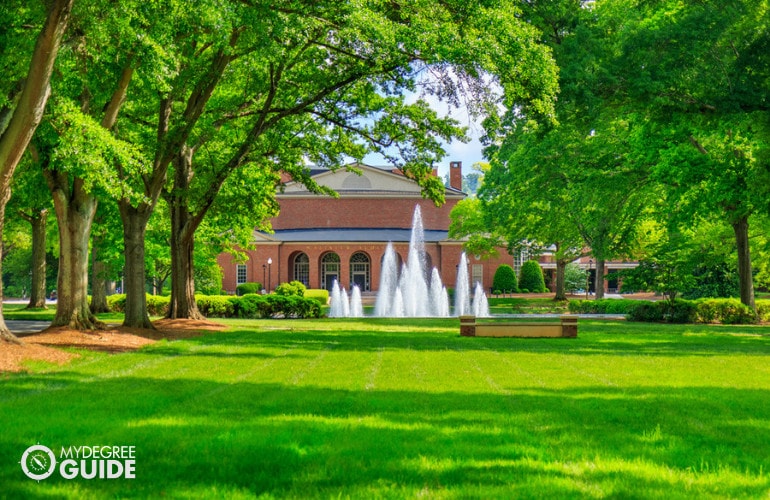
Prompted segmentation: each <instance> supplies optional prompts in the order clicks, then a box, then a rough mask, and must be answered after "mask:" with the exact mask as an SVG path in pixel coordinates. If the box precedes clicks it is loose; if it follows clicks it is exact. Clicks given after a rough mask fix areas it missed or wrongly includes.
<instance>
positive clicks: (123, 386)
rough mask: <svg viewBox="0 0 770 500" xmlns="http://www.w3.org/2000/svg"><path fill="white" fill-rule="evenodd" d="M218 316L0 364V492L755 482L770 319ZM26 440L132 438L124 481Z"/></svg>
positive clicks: (563, 490) (223, 493)
mask: <svg viewBox="0 0 770 500" xmlns="http://www.w3.org/2000/svg"><path fill="white" fill-rule="evenodd" d="M226 322H227V323H228V324H230V325H232V327H233V329H232V331H230V332H227V333H218V334H213V335H208V336H205V337H200V338H197V339H192V340H188V341H180V342H173V343H168V342H162V343H158V344H155V345H154V346H151V347H149V348H145V349H143V350H141V351H139V352H135V353H130V354H119V355H107V354H100V353H85V354H84V356H83V357H82V358H80V359H78V360H76V361H74V362H73V363H71V364H70V365H67V366H64V367H40V365H36V367H35V368H36V370H34V371H33V372H32V373H30V374H24V375H8V374H5V375H2V374H0V411H1V412H2V415H3V432H2V433H1V434H0V457H2V462H1V463H0V497H4V496H7V497H9V498H16V497H25V498H35V497H45V498H107V497H110V498H114V497H141V498H160V497H165V498H253V497H254V496H257V497H264V498H272V497H275V498H286V497H289V498H308V497H310V498H313V497H316V498H330V497H334V498H337V497H342V498H347V497H352V498H378V497H387V498H415V497H421V498H522V497H524V498H526V497H538V498H564V497H574V498H586V497H588V498H601V497H620V498H628V497H633V498H649V497H652V498H709V497H713V498H725V497H732V498H735V497H763V498H766V497H767V495H768V494H769V493H770V476H768V470H770V336H768V334H770V328H767V327H716V326H661V325H645V324H635V323H625V322H587V321H581V322H580V332H579V337H578V338H577V339H481V338H464V337H460V336H459V335H458V330H459V328H458V323H457V320H456V319H455V320H408V319H405V320H384V319H367V320H358V321H356V320H347V321H345V320H319V321H280V320H272V321H270V320H265V321H236V320H231V321H226ZM38 442H39V443H41V444H45V445H47V446H49V447H50V448H52V449H54V450H55V451H57V450H58V449H60V448H61V447H62V446H70V445H75V446H77V445H131V446H135V447H136V479H118V480H107V479H92V480H85V479H74V480H66V479H63V478H61V477H60V476H59V475H58V472H57V473H55V474H54V475H53V476H52V477H50V478H48V479H45V480H43V481H41V482H39V483H38V482H35V481H33V480H31V479H28V478H27V477H26V476H24V475H23V473H22V471H21V468H20V466H19V464H18V462H19V460H20V458H21V454H22V452H23V451H24V450H25V449H26V448H27V447H29V446H30V445H33V444H36V443H38Z"/></svg>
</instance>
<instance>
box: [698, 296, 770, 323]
mask: <svg viewBox="0 0 770 500" xmlns="http://www.w3.org/2000/svg"><path fill="white" fill-rule="evenodd" d="M695 303H696V311H695V320H696V321H698V322H700V323H722V324H725V325H738V324H751V323H756V322H757V320H759V319H762V317H763V316H764V315H766V314H767V309H766V305H764V304H763V307H762V308H761V309H760V307H757V313H756V314H755V313H754V312H753V311H752V310H751V309H749V307H748V306H746V305H744V304H742V303H741V301H740V300H738V299H700V300H698V301H697V302H695Z"/></svg>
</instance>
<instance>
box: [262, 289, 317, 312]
mask: <svg viewBox="0 0 770 500" xmlns="http://www.w3.org/2000/svg"><path fill="white" fill-rule="evenodd" d="M265 299H266V300H265V302H264V303H263V304H262V305H261V312H262V314H263V317H284V318H320V317H321V304H319V303H318V301H317V300H316V299H310V298H305V297H300V296H298V295H276V294H271V295H268V296H267V297H266V298H265Z"/></svg>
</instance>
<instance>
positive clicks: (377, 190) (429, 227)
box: [219, 162, 513, 293]
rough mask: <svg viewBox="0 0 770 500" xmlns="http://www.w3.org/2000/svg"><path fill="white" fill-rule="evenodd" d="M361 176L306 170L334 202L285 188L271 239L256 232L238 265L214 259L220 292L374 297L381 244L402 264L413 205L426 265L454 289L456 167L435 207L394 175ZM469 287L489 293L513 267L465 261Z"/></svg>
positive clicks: (371, 171) (375, 171) (386, 171)
mask: <svg viewBox="0 0 770 500" xmlns="http://www.w3.org/2000/svg"><path fill="white" fill-rule="evenodd" d="M356 167H357V168H358V169H359V170H360V171H361V175H358V174H357V173H354V172H349V171H347V170H344V169H340V170H337V171H334V172H333V171H330V170H326V169H318V170H313V171H312V172H311V175H312V176H313V179H314V180H315V181H316V182H318V183H319V184H321V185H324V186H328V187H330V188H332V189H334V190H335V191H337V193H339V198H331V197H329V196H320V195H315V194H313V193H310V192H308V191H307V189H306V188H305V187H304V186H302V185H301V184H299V183H297V182H288V183H287V184H286V185H285V190H284V191H283V192H282V193H279V194H278V195H277V198H278V201H279V203H280V207H281V212H280V214H279V215H278V216H277V217H275V218H274V219H273V220H272V226H273V230H274V233H272V234H267V233H262V232H255V234H254V239H255V248H254V249H252V250H248V251H247V252H246V254H247V256H248V259H247V261H246V262H244V263H238V262H235V261H234V260H233V258H232V257H231V256H230V255H228V254H223V255H220V256H219V264H220V266H221V267H222V269H223V271H224V279H223V288H224V289H225V291H227V292H228V293H234V292H235V287H236V286H237V285H238V284H239V283H245V282H259V283H262V284H263V286H264V287H266V288H268V289H273V288H275V286H276V285H278V284H279V283H283V282H287V281H292V280H297V281H301V282H303V283H304V284H305V285H306V286H308V288H325V289H330V288H331V286H332V283H333V280H335V279H336V280H338V282H339V283H340V284H341V285H342V286H344V287H346V288H349V287H350V285H352V284H353V283H355V284H358V286H359V287H360V288H361V290H362V291H363V292H368V291H371V292H375V291H377V288H378V286H379V282H380V264H381V261H382V258H383V256H384V254H385V248H386V246H387V244H388V242H392V243H393V246H394V249H395V250H396V252H397V253H398V255H399V257H400V259H401V261H402V262H403V260H404V259H406V257H407V254H408V248H409V237H410V233H411V226H412V215H413V213H414V210H415V206H416V205H419V206H420V209H421V212H422V220H423V226H424V229H425V246H426V252H427V259H428V261H429V264H430V266H431V267H436V268H438V270H439V273H440V274H441V277H442V280H443V281H444V284H445V285H446V286H447V287H450V288H451V287H454V283H455V282H456V279H457V265H458V263H459V262H460V254H461V253H462V251H463V249H462V242H461V241H457V240H451V239H449V238H448V229H449V212H450V211H451V210H452V208H453V207H454V206H455V205H456V204H457V202H458V201H460V200H462V199H463V198H464V197H465V194H464V193H463V192H462V190H461V187H462V165H461V163H460V162H451V163H450V187H448V188H446V191H445V197H446V203H444V205H442V206H441V207H436V206H435V205H434V204H433V202H431V201H430V200H426V199H424V198H423V197H422V195H421V192H420V188H419V186H418V185H417V183H415V182H414V181H413V180H411V179H408V178H407V177H405V176H404V175H402V174H401V173H400V171H399V170H395V169H392V168H385V167H373V166H369V165H362V164H359V165H356ZM468 261H469V269H468V273H469V275H470V276H471V278H472V281H473V282H476V281H480V282H481V283H482V285H484V286H485V287H486V288H489V287H490V286H491V285H492V278H493V276H494V272H495V270H496V269H497V266H498V265H499V264H501V263H503V262H504V263H507V264H509V265H512V264H513V258H512V257H510V256H509V255H507V254H505V253H504V252H503V254H502V256H501V257H500V258H499V259H494V260H492V261H490V260H480V259H476V258H475V257H474V256H468Z"/></svg>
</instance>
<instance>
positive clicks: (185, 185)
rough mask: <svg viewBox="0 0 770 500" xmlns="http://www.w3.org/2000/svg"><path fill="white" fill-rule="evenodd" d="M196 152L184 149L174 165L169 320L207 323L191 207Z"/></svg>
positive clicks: (167, 198) (170, 200)
mask: <svg viewBox="0 0 770 500" xmlns="http://www.w3.org/2000/svg"><path fill="white" fill-rule="evenodd" d="M192 157H193V150H192V149H191V148H189V147H183V148H182V151H181V152H180V154H178V155H177V158H176V160H175V162H174V189H173V190H172V191H171V193H169V194H168V195H167V196H166V200H167V201H168V205H169V211H170V212H171V302H170V304H169V309H168V313H167V315H166V317H167V318H173V319H177V318H185V319H204V316H203V315H202V314H201V313H200V311H199V310H198V304H197V303H196V302H195V277H194V268H195V266H194V263H193V250H194V247H195V229H196V228H197V225H198V224H197V223H196V221H195V220H194V218H193V216H192V213H191V212H190V207H189V206H188V204H187V198H186V197H185V196H184V193H187V192H188V191H189V188H190V182H191V181H192V177H193V172H192Z"/></svg>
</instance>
